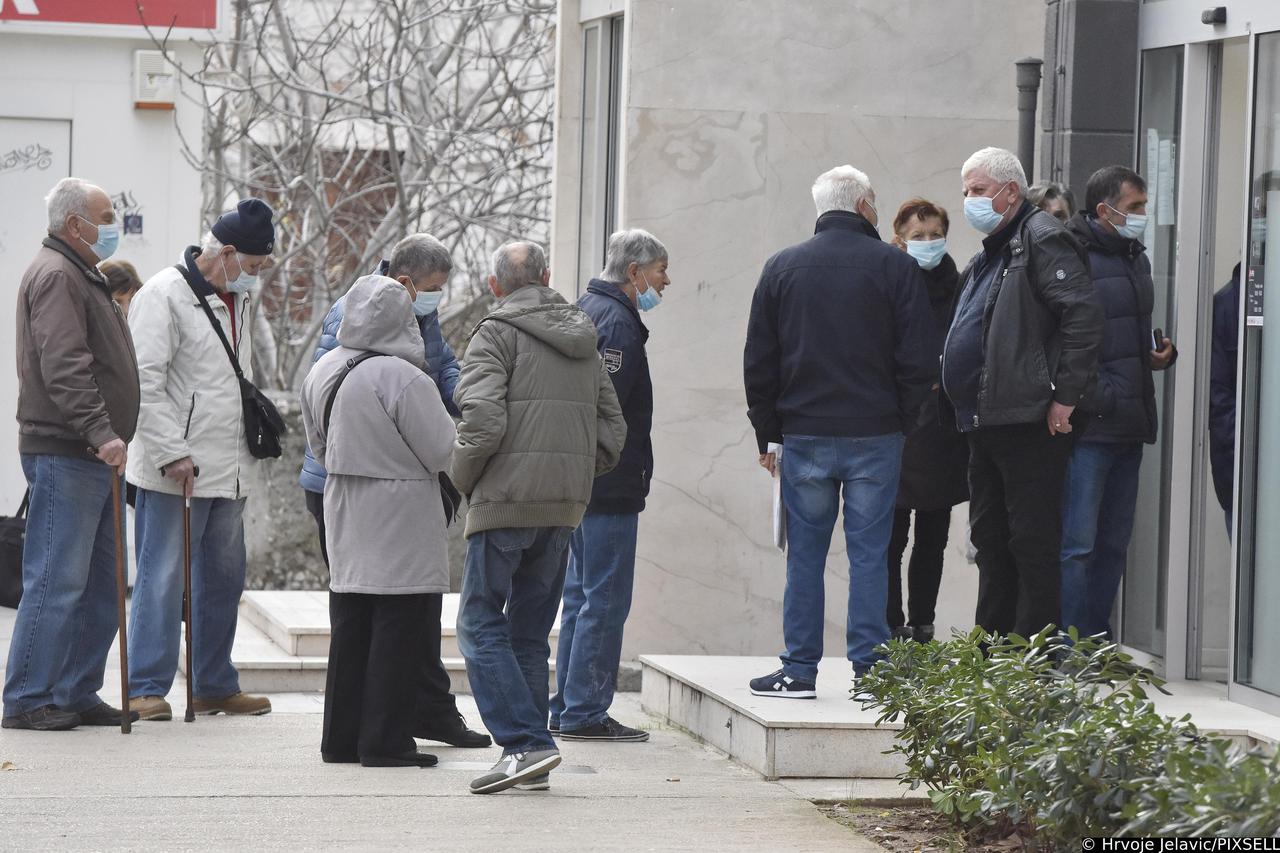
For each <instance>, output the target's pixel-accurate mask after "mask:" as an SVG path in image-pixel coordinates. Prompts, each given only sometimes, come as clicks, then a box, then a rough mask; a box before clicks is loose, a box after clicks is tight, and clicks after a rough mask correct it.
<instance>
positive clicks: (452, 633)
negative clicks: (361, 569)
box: [240, 590, 560, 659]
mask: <svg viewBox="0 0 1280 853" xmlns="http://www.w3.org/2000/svg"><path fill="white" fill-rule="evenodd" d="M458 600H459V596H458V594H457V593H448V594H446V595H445V596H444V599H443V601H442V602H441V607H440V654H441V656H442V657H443V658H446V659H447V658H459V659H460V658H461V657H462V651H461V650H460V649H459V648H458V629H457V625H458ZM240 617H241V619H240V624H241V625H243V624H244V623H245V621H248V622H249V623H250V624H252V625H253V626H254V627H256V628H257V629H258V630H259V631H261V632H262V633H263V634H265V635H266V636H267V637H268V638H270V640H271V641H272V642H273V643H275V644H276V645H277V646H279V647H280V649H282V650H283V651H284V652H286V653H287V654H289V655H294V656H301V657H311V656H324V655H327V654H329V593H328V591H326V590H308V591H295V590H249V591H246V592H245V593H244V595H243V596H242V597H241V599H240ZM559 635H560V616H559V614H557V615H556V621H555V625H554V626H553V627H552V629H551V640H550V642H551V654H552V657H554V656H555V653H556V640H557V638H558V637H559Z"/></svg>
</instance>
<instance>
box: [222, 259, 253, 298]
mask: <svg viewBox="0 0 1280 853" xmlns="http://www.w3.org/2000/svg"><path fill="white" fill-rule="evenodd" d="M236 264H237V265H239V267H240V275H238V276H236V277H235V278H234V279H233V278H232V277H231V274H230V273H228V272H227V262H226V260H225V259H224V260H223V261H222V274H223V275H224V276H226V279H227V290H228V291H230V292H231V293H247V292H248V291H250V290H252V289H253V287H254V285H256V284H257V283H258V277H257V276H256V275H249V274H248V273H247V272H245V271H244V262H243V261H241V260H240V253H239V252H237V253H236Z"/></svg>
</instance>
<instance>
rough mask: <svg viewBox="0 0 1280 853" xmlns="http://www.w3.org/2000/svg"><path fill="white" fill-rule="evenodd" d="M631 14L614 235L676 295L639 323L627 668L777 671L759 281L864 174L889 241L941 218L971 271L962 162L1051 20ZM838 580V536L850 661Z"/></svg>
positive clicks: (835, 631)
mask: <svg viewBox="0 0 1280 853" xmlns="http://www.w3.org/2000/svg"><path fill="white" fill-rule="evenodd" d="M584 5H586V4H583V3H581V2H579V0H563V2H562V3H561V4H560V18H559V39H560V41H559V44H560V50H561V55H560V57H559V64H558V69H559V78H558V80H557V85H558V87H559V92H560V97H559V98H558V100H557V102H558V113H557V117H556V119H557V129H558V135H557V143H556V176H557V177H556V182H555V189H554V193H555V201H554V204H553V210H554V217H555V219H554V221H553V226H552V230H553V233H552V245H553V246H554V248H555V257H554V258H553V259H552V272H553V276H554V284H555V286H556V287H557V288H559V289H560V290H561V291H562V292H564V293H566V294H573V293H574V292H575V290H576V288H577V286H578V283H577V282H576V281H575V280H574V279H575V275H574V264H573V262H572V258H573V257H574V256H575V253H576V246H577V242H576V241H577V228H578V221H577V197H578V186H577V172H578V167H577V163H578V162H579V155H580V150H579V149H580V143H579V141H578V140H579V134H580V130H579V128H580V126H581V108H580V105H581V100H582V99H581V95H580V92H581V69H582V67H583V62H582V56H581V53H582V38H581V24H580V21H579V16H580V13H581V12H582V9H583V7H584ZM596 5H597V6H598V5H599V4H596ZM592 8H594V7H592ZM624 12H625V22H626V23H625V43H626V63H625V80H624V85H623V92H624V94H623V99H624V103H623V105H622V121H621V125H622V128H623V132H622V142H621V152H620V153H621V161H622V163H623V174H622V178H621V181H622V191H621V207H622V210H621V219H620V221H621V222H622V224H624V225H625V226H639V227H643V228H646V229H649V230H650V231H652V232H653V233H654V234H656V235H657V236H658V237H659V238H660V239H662V240H663V241H665V243H666V245H667V247H668V249H669V250H670V263H671V266H670V275H671V279H672V285H671V287H670V288H669V289H668V290H667V291H666V293H665V294H664V298H663V304H662V307H661V308H660V309H659V310H657V311H654V312H652V313H650V314H647V315H646V316H645V321H646V323H647V324H648V325H649V327H650V330H651V333H652V334H651V336H650V338H649V343H648V349H649V358H650V367H651V370H652V373H653V383H654V390H655V404H654V407H655V412H654V431H653V442H654V454H655V457H656V472H655V474H654V479H653V491H652V495H651V497H650V500H649V505H648V509H646V511H645V513H644V515H643V516H642V518H641V522H640V541H639V548H638V561H637V567H636V583H635V597H634V604H633V608H632V612H631V618H630V620H629V622H628V624H627V633H626V645H625V654H626V655H627V656H634V655H636V654H639V653H708V654H761V655H763V654H774V653H776V652H778V651H779V649H780V647H781V601H782V590H783V581H784V575H785V568H784V560H783V558H782V557H781V556H780V555H779V554H778V553H777V551H776V550H775V549H774V548H773V545H772V541H771V538H772V536H771V527H770V502H771V486H770V481H769V478H768V476H767V475H766V474H764V473H763V471H762V470H761V469H760V468H759V467H758V466H757V464H756V448H755V440H754V436H753V434H752V432H751V429H750V425H749V423H748V421H747V417H746V402H745V398H744V395H743V390H742V347H743V341H744V336H745V330H746V322H747V313H748V309H749V306H750V300H751V293H752V290H753V288H754V286H755V283H756V280H757V277H758V276H759V272H760V268H761V266H762V264H763V263H764V261H765V259H766V258H768V256H769V255H770V254H772V253H773V252H776V251H777V250H779V249H781V248H783V247H785V246H787V245H789V244H792V243H796V242H799V241H800V240H803V239H805V238H806V237H807V236H809V235H810V234H811V233H812V229H813V221H814V211H813V206H812V201H811V199H810V195H809V188H810V186H811V184H812V182H813V179H814V178H815V177H816V176H817V175H818V174H819V173H821V172H822V171H824V170H826V169H828V168H830V167H832V166H835V165H838V164H841V163H852V164H853V165H855V166H857V167H859V168H861V169H863V170H864V171H866V172H867V173H868V174H869V175H870V177H871V179H872V182H873V183H874V185H875V188H876V190H877V194H878V207H879V211H880V216H881V220H882V221H883V222H885V223H888V222H890V221H891V220H892V218H893V215H894V213H895V212H896V210H897V208H898V205H899V204H901V203H902V202H903V201H905V200H906V199H908V198H910V197H911V196H914V195H924V196H926V197H928V198H931V199H933V200H935V201H937V202H939V203H941V204H943V205H944V206H946V207H947V208H948V209H949V210H950V211H951V214H952V235H951V236H952V239H951V250H952V253H953V255H954V256H955V257H956V258H957V259H958V260H959V262H960V263H962V264H963V263H964V261H965V260H966V259H967V258H968V256H969V255H970V254H971V253H972V252H973V251H974V250H975V249H976V248H977V246H978V243H979V235H978V234H977V232H975V231H974V230H973V229H972V228H970V227H969V226H968V225H966V224H965V222H964V220H963V217H962V216H961V215H960V209H961V196H960V174H959V171H960V165H961V164H962V163H963V161H964V159H965V158H966V157H967V156H968V155H969V154H971V153H972V152H973V151H975V150H976V149H978V148H981V147H983V146H985V145H999V146H1002V147H1006V148H1010V149H1013V148H1014V147H1015V146H1016V143H1017V110H1016V103H1017V102H1016V92H1015V88H1014V66H1013V62H1014V60H1016V59H1020V58H1022V57H1024V56H1028V55H1035V54H1037V53H1038V52H1039V51H1040V50H1041V48H1042V45H1043V39H1044V33H1043V27H1044V16H1045V6H1044V4H1043V3H1041V2H1031V0H948V2H945V3H942V2H938V0H754V2H751V3H742V2H738V0H698V2H685V3H670V2H665V0H663V2H659V0H628V2H627V3H626V4H625V8H624ZM887 230H888V229H887V227H886V228H884V229H882V231H886V232H887ZM966 516H967V512H966V510H965V508H963V507H962V508H959V509H958V510H957V512H956V513H955V515H954V521H953V526H952V536H953V539H952V545H951V547H950V548H949V550H948V563H947V568H946V574H945V580H944V588H943V597H942V601H941V606H940V610H939V616H938V625H939V628H940V629H941V630H943V632H944V633H945V630H946V629H947V628H949V627H950V626H952V625H955V626H959V627H964V626H965V625H967V624H972V619H973V603H974V598H975V595H976V580H975V578H976V572H974V571H973V569H972V567H970V566H968V565H966V563H965V561H964V556H963V546H962V542H963V538H964V529H965V521H966ZM847 578H848V565H847V562H846V560H845V559H844V556H843V541H842V537H841V535H840V530H839V528H837V530H836V535H835V537H834V538H833V542H832V549H831V554H830V558H829V561H828V566H827V579H828V587H827V590H828V594H827V609H826V617H827V630H826V648H827V653H828V654H835V655H839V654H841V653H842V651H843V648H844V623H845V612H846V599H847V594H848V593H847V589H848V581H847ZM855 594H856V591H855Z"/></svg>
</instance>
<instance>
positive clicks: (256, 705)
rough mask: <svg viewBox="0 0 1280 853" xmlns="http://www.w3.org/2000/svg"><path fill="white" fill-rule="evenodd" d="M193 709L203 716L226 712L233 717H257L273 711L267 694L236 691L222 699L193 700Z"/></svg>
mask: <svg viewBox="0 0 1280 853" xmlns="http://www.w3.org/2000/svg"><path fill="white" fill-rule="evenodd" d="M191 710H193V711H195V713H197V714H199V715H201V716H208V715H210V714H226V715H228V716H232V717H236V716H246V717H257V716H260V715H262V714H270V713H271V700H270V699H268V698H267V697H266V696H250V695H249V694H248V693H235V694H233V695H231V696H225V697H223V698H222V699H196V700H194V701H193V704H192V708H191Z"/></svg>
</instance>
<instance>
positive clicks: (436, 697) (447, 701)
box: [303, 489, 458, 731]
mask: <svg viewBox="0 0 1280 853" xmlns="http://www.w3.org/2000/svg"><path fill="white" fill-rule="evenodd" d="M303 494H304V495H306V500H307V511H308V512H310V513H311V517H312V518H314V519H315V520H316V528H317V531H318V532H319V534H320V555H321V556H322V557H324V564H325V565H326V566H327V565H329V549H328V548H326V547H325V541H324V495H323V494H321V493H320V492H309V491H307V490H305V489H304V490H303ZM427 599H428V600H427V602H426V603H425V604H424V605H423V608H424V609H423V617H422V618H423V620H424V622H423V625H424V627H425V629H426V630H425V631H424V633H423V635H422V656H421V657H420V658H419V659H418V660H417V661H415V664H416V666H414V667H411V668H416V669H417V673H416V674H415V675H414V676H413V677H414V681H415V682H416V688H417V699H416V703H417V709H418V711H417V718H416V720H415V731H421V730H425V729H430V728H433V727H437V726H438V725H439V724H440V723H442V722H444V721H445V720H451V719H452V718H454V717H457V716H458V703H457V700H455V699H454V698H453V693H452V692H451V691H452V689H453V685H452V684H451V683H450V681H449V671H448V670H447V669H445V668H444V662H443V661H441V659H440V608H441V602H442V601H443V598H442V597H441V596H439V595H431V596H427Z"/></svg>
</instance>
